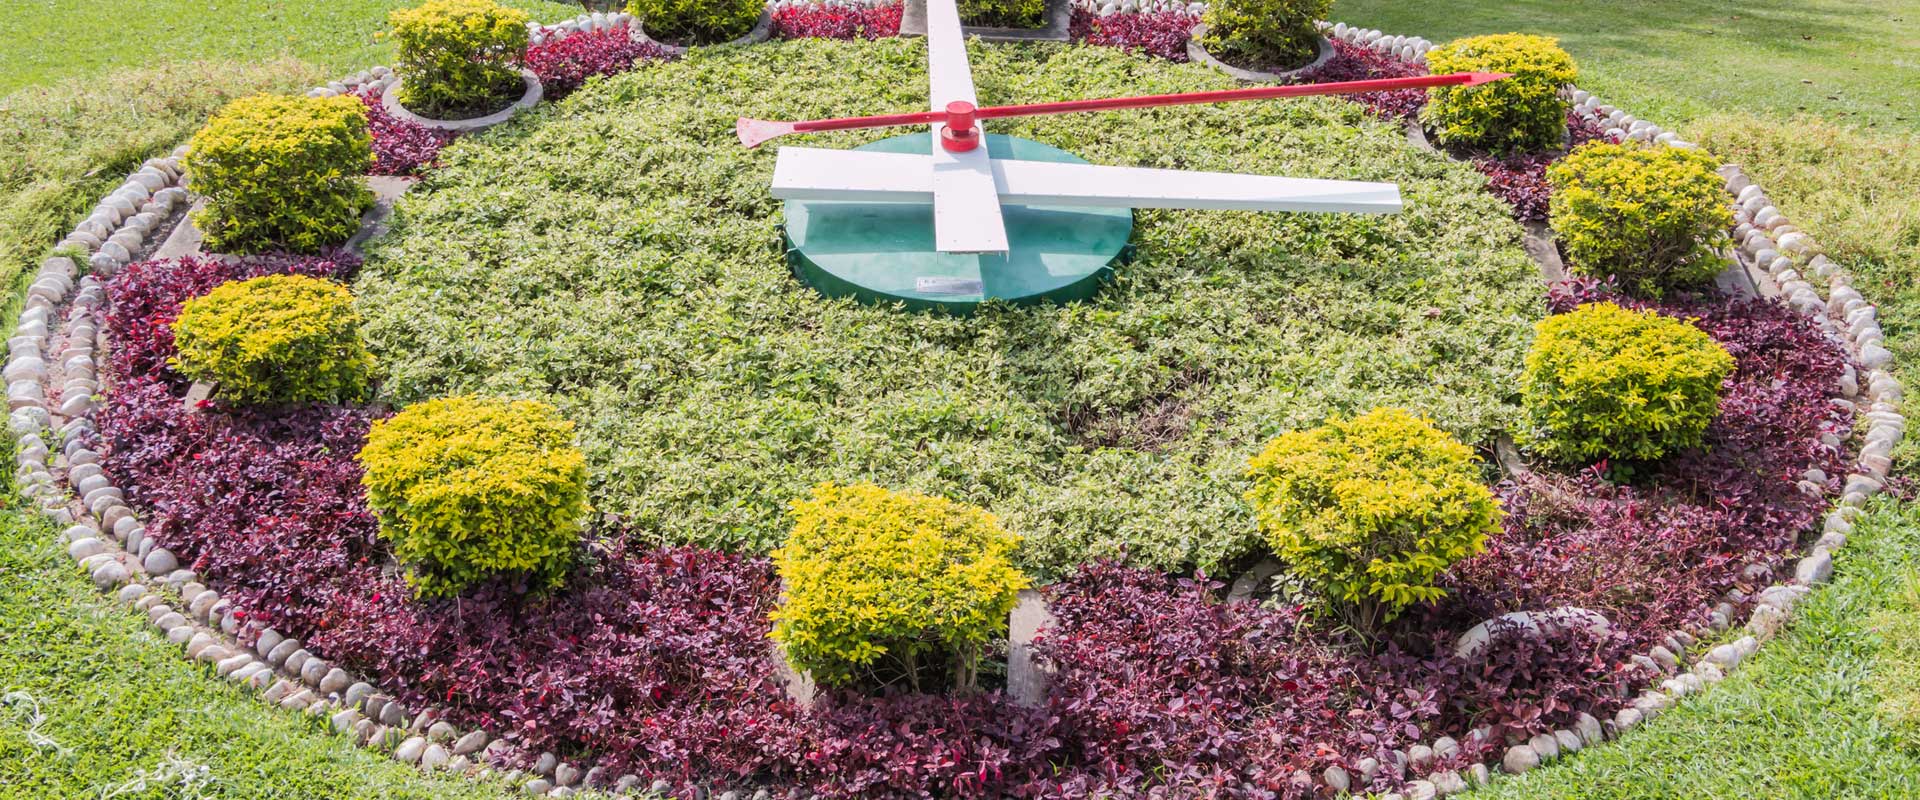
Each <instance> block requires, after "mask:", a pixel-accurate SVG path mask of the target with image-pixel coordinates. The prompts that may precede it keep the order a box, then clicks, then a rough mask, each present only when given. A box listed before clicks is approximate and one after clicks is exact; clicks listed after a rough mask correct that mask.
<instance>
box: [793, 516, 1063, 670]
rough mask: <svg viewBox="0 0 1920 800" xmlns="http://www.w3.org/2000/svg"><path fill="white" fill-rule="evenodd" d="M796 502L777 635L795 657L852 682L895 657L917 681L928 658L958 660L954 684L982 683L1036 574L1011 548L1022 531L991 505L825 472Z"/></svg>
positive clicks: (795, 662) (802, 666)
mask: <svg viewBox="0 0 1920 800" xmlns="http://www.w3.org/2000/svg"><path fill="white" fill-rule="evenodd" d="M790 513H791V516H792V518H793V532H792V533H791V534H790V535H789V536H788V537H787V543H786V546H784V547H782V548H780V549H779V550H777V551H775V552H774V554H773V563H774V566H775V567H776V568H778V570H779V572H780V578H781V580H783V581H785V583H786V597H785V599H784V601H783V602H782V603H781V605H780V608H779V609H778V610H776V611H774V612H773V622H774V627H773V638H774V640H775V641H778V642H780V643H781V644H782V645H783V646H784V647H785V648H786V654H787V659H788V661H789V662H790V663H792V664H793V665H794V666H795V667H796V668H799V669H804V670H809V671H811V672H812V674H813V677H814V679H815V680H817V681H820V682H822V683H827V684H846V683H850V682H854V681H856V680H857V679H859V678H860V677H862V676H864V675H866V674H868V672H869V671H870V670H871V669H872V668H873V667H874V666H875V665H876V664H877V663H879V662H881V661H882V659H883V658H885V659H890V663H888V664H887V666H889V667H893V668H895V669H897V670H898V671H900V672H902V673H904V674H905V675H907V676H908V677H909V678H910V679H911V680H913V681H914V682H915V685H916V687H917V686H918V681H919V678H918V677H917V676H918V675H919V674H920V671H921V670H920V667H921V666H924V665H928V664H939V663H941V661H942V660H947V661H950V662H952V663H955V664H956V665H957V667H958V669H957V672H958V673H959V674H958V675H957V676H956V677H955V678H954V680H953V685H955V686H958V687H966V686H970V685H972V670H973V665H974V664H975V662H977V660H978V657H979V653H980V649H981V647H982V646H983V645H985V644H986V643H987V642H988V640H990V639H992V638H993V637H994V636H996V635H998V634H1001V633H1002V632H1004V631H1005V630H1006V626H1007V614H1008V612H1010V611H1012V610H1013V605H1014V601H1015V596H1016V595H1017V594H1018V593H1019V591H1020V590H1021V589H1022V588H1025V587H1026V585H1027V579H1026V576H1024V575H1022V574H1021V573H1020V571H1019V570H1017V569H1015V568H1014V566H1013V563H1012V560H1011V556H1012V554H1013V552H1014V550H1015V548H1017V547H1018V546H1019V543H1020V539H1019V537H1017V536H1015V535H1013V534H1011V533H1008V532H1007V531H1006V530H1004V529H1002V528H1001V527H1000V522H999V520H997V519H995V518H994V516H993V515H992V514H989V513H987V512H986V511H983V510H981V509H978V508H974V507H972V506H968V505H964V504H961V503H955V502H953V501H951V500H947V499H945V498H940V497H928V496H926V495H921V494H913V493H908V492H891V491H888V490H886V489H882V488H880V487H878V486H874V485H872V484H860V485H854V486H841V485H836V484H830V483H829V484H821V485H819V486H816V487H814V489H813V494H812V496H810V497H808V498H807V499H805V500H798V501H795V502H794V503H793V505H792V508H791V511H790Z"/></svg>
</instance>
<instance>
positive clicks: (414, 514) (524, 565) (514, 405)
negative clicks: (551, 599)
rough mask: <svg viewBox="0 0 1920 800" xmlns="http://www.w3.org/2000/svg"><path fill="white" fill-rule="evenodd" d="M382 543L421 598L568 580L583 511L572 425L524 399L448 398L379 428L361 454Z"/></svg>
mask: <svg viewBox="0 0 1920 800" xmlns="http://www.w3.org/2000/svg"><path fill="white" fill-rule="evenodd" d="M360 463H361V465H362V466H364V467H366V470H367V472H366V476H365V477H364V478H363V479H362V481H361V482H362V483H364V484H365V485H366V487H367V505H369V506H371V507H372V508H373V509H374V511H376V512H378V513H379V515H380V536H381V538H383V539H385V540H387V542H388V543H389V544H391V545H392V546H393V554H394V556H395V557H396V558H398V559H399V560H400V563H402V564H404V565H406V567H407V582H408V583H409V584H411V585H412V586H413V587H414V590H415V591H416V592H418V593H419V594H420V595H422V596H429V597H431V596H440V595H451V594H457V593H459V592H460V591H461V590H463V589H465V588H467V587H468V586H471V585H473V584H474V583H477V582H480V581H482V580H485V579H487V578H490V577H493V576H495V575H501V574H510V575H521V576H525V577H526V578H527V580H528V582H529V583H531V584H532V585H533V586H535V587H536V588H553V587H556V586H558V585H560V583H561V582H562V581H563V580H565V579H566V576H567V570H568V569H569V568H570V567H571V566H572V565H573V556H574V551H575V550H576V549H577V548H578V547H579V539H580V524H581V520H582V518H583V517H585V516H586V513H587V498H586V481H587V471H586V464H585V460H584V458H583V457H582V456H581V454H580V450H579V449H578V448H576V447H575V446H574V443H573V423H572V422H569V421H567V420H566V419H563V418H561V416H560V415H559V413H558V412H556V411H554V409H553V407H552V406H549V405H547V404H545V403H539V402H534V401H530V400H515V401H511V402H509V401H506V400H496V399H491V398H485V397H474V396H465V397H451V398H446V399H441V400H429V401H427V402H424V403H416V404H414V405H411V406H408V407H407V408H406V410H404V411H401V412H400V413H398V414H395V415H393V416H392V417H390V418H388V419H386V420H383V421H380V422H376V423H374V425H373V429H372V430H371V431H369V432H368V433H367V444H366V446H365V447H363V448H361V450H360Z"/></svg>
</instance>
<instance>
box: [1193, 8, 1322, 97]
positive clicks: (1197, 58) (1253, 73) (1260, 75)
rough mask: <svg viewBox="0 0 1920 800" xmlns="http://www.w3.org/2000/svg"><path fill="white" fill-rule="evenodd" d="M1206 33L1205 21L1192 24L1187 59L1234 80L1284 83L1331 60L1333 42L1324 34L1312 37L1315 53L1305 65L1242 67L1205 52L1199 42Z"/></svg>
mask: <svg viewBox="0 0 1920 800" xmlns="http://www.w3.org/2000/svg"><path fill="white" fill-rule="evenodd" d="M1206 35H1207V24H1206V23H1204V22H1203V23H1200V24H1198V25H1195V26H1193V31H1192V32H1191V33H1189V34H1188V36H1187V60H1189V61H1192V62H1194V63H1196V64H1205V65H1207V66H1209V67H1212V68H1214V69H1216V70H1219V71H1221V72H1224V73H1226V74H1228V75H1230V76H1232V77H1233V78H1234V79H1235V80H1241V81H1246V82H1248V83H1285V82H1287V81H1290V80H1293V79H1294V78H1298V77H1300V76H1302V75H1305V74H1307V73H1309V72H1312V71H1314V70H1316V69H1319V68H1320V67H1322V66H1325V65H1326V63H1327V62H1328V61H1332V60H1333V42H1330V41H1327V37H1325V36H1320V37H1317V38H1315V39H1314V47H1315V53H1314V56H1313V61H1311V62H1309V63H1308V64H1307V65H1306V66H1302V67H1294V68H1293V69H1288V70H1281V71H1279V72H1261V71H1259V70H1253V69H1242V68H1240V67H1236V66H1234V65H1232V64H1229V63H1227V62H1225V61H1221V60H1220V59H1218V58H1215V57H1214V55H1213V54H1212V53H1209V52H1207V48H1206V46H1205V45H1202V44H1201V43H1200V39H1201V37H1204V36H1206Z"/></svg>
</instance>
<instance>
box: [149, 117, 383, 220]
mask: <svg viewBox="0 0 1920 800" xmlns="http://www.w3.org/2000/svg"><path fill="white" fill-rule="evenodd" d="M189 146H190V147H191V148H192V149H191V150H190V151H189V152H188V153H187V156H186V158H185V159H184V160H183V162H182V163H183V165H184V166H185V167H186V170H187V172H189V173H191V175H192V178H191V180H192V184H193V191H194V193H196V194H199V195H203V196H205V197H206V199H207V207H206V208H204V209H201V210H200V211H197V212H195V213H194V217H193V221H194V224H195V225H197V226H199V228H200V230H201V231H203V232H205V234H206V244H207V247H209V248H211V249H213V250H214V251H216V252H222V253H234V254H241V255H245V254H251V253H258V252H262V251H265V250H288V251H292V252H298V253H313V252H318V251H319V250H320V249H321V248H323V247H326V246H329V245H336V244H340V243H341V242H344V241H346V240H347V239H348V238H350V237H352V236H353V234H354V232H355V231H357V230H359V229H360V212H361V211H362V210H364V209H365V208H366V207H367V205H368V204H369V203H371V202H372V200H373V194H372V193H371V192H369V191H367V188H366V187H365V186H363V185H361V183H360V180H359V178H358V176H360V175H363V174H365V173H366V171H367V168H368V167H370V166H372V165H373V140H372V138H371V137H370V136H369V135H368V133H367V110H366V106H364V105H362V104H361V102H360V99H359V98H357V97H349V96H344V95H343V96H338V97H293V96H282V95H255V96H253V97H244V98H241V99H239V100H235V101H233V102H231V103H228V104H227V106H226V107H225V108H223V109H221V110H220V113H218V114H215V115H214V116H213V119H211V120H208V121H207V125H206V127H204V128H201V129H200V131H199V132H198V133H195V134H194V135H193V140H192V142H190V143H189Z"/></svg>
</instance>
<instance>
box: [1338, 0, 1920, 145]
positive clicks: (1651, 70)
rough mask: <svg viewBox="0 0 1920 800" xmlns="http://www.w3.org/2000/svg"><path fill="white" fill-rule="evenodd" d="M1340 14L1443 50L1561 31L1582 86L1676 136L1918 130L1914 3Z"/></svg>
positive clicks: (1843, 0)
mask: <svg viewBox="0 0 1920 800" xmlns="http://www.w3.org/2000/svg"><path fill="white" fill-rule="evenodd" d="M1332 17H1333V18H1334V19H1338V20H1343V21H1345V22H1348V23H1350V24H1355V25H1361V26H1364V27H1370V28H1378V29H1380V30H1382V31H1385V32H1387V33H1392V34H1406V35H1417V36H1425V37H1427V38H1429V39H1432V40H1434V41H1436V42H1444V41H1446V40H1448V39H1453V38H1456V37H1460V36H1472V35H1475V34H1482V33H1508V32H1520V33H1537V34H1543V35H1548V36H1556V37H1559V39H1560V44H1561V46H1562V47H1564V48H1566V50H1567V51H1568V52H1569V53H1572V54H1573V57H1574V58H1575V59H1576V60H1578V61H1579V63H1580V73H1581V75H1580V85H1581V86H1582V87H1584V88H1586V89H1589V90H1591V91H1593V92H1594V93H1595V94H1598V95H1600V97H1601V98H1602V99H1605V100H1607V101H1608V102H1611V103H1613V104H1614V105H1617V106H1620V107H1621V108H1625V109H1627V110H1628V111H1629V112H1630V113H1632V114H1634V115H1635V116H1638V117H1640V118H1642V119H1647V120H1651V121H1653V122H1657V123H1659V124H1660V125H1662V126H1664V127H1669V128H1671V127H1675V126H1676V125H1678V124H1679V123H1682V122H1687V121H1690V120H1693V119H1696V118H1699V117H1703V116H1707V115H1710V114H1714V113H1718V112H1728V111H1749V112H1764V113H1767V114H1770V115H1772V116H1776V117H1785V116H1790V115H1793V114H1796V113H1808V114H1812V115H1815V116H1819V117H1822V118H1825V119H1828V120H1833V121H1836V122H1851V123H1857V124H1859V125H1862V126H1868V127H1872V128H1879V129H1886V130H1905V131H1920V3H1915V2H1913V0H1804V1H1803V0H1758V2H1752V1H1747V2H1737V3H1736V2H1726V0H1586V1H1585V2H1565V0H1559V1H1556V0H1491V1H1489V0H1477V1H1474V2H1454V3H1444V4H1435V3H1409V2H1405V0H1335V2H1334V7H1333V14H1332Z"/></svg>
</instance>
